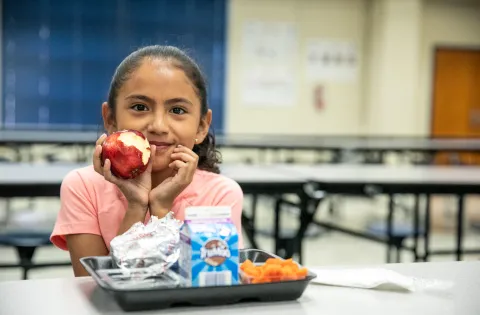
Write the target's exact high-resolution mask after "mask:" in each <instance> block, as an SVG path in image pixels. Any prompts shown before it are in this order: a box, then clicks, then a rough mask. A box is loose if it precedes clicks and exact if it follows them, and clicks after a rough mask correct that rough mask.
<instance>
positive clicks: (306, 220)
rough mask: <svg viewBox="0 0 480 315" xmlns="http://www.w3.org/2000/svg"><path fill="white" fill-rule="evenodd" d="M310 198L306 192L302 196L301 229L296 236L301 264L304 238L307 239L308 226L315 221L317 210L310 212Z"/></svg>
mask: <svg viewBox="0 0 480 315" xmlns="http://www.w3.org/2000/svg"><path fill="white" fill-rule="evenodd" d="M309 200H310V199H309V198H308V196H307V194H306V193H305V192H303V193H302V194H301V195H300V228H299V229H298V232H297V235H296V236H295V243H296V244H297V246H296V247H297V248H296V249H297V250H296V251H297V254H298V262H299V263H300V264H302V263H303V255H302V243H303V238H304V237H305V233H306V232H307V229H308V226H309V225H310V223H311V222H312V221H313V217H314V216H315V212H316V209H317V208H315V209H313V210H312V211H309V204H310V202H309Z"/></svg>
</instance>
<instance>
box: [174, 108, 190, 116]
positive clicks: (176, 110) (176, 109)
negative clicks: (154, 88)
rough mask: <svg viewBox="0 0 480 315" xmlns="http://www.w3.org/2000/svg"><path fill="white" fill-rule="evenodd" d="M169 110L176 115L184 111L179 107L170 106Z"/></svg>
mask: <svg viewBox="0 0 480 315" xmlns="http://www.w3.org/2000/svg"><path fill="white" fill-rule="evenodd" d="M171 112H172V113H174V114H176V115H182V114H185V113H186V111H185V110H184V109H183V108H180V107H174V108H172V110H171Z"/></svg>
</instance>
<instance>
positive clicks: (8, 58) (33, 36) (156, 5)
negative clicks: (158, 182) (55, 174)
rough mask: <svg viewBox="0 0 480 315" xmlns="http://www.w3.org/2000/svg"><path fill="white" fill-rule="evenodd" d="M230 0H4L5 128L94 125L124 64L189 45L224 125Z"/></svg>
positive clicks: (216, 125)
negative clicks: (139, 53)
mask: <svg viewBox="0 0 480 315" xmlns="http://www.w3.org/2000/svg"><path fill="white" fill-rule="evenodd" d="M226 5H227V4H226V0H175V1H171V0H69V1H63V0H37V1H27V2H25V1H17V0H3V5H2V111H1V122H2V125H3V128H5V129H11V128H30V127H32V128H38V127H40V128H47V129H91V128H98V125H99V124H100V123H101V111H100V108H101V103H102V102H103V101H105V100H106V98H107V93H108V87H109V84H110V80H111V78H112V75H113V73H114V70H115V68H116V66H117V65H118V64H119V63H120V62H121V60H122V59H123V58H124V57H126V56H127V55H128V54H129V53H130V52H132V51H133V50H135V49H136V48H139V47H141V46H145V45H151V44H168V45H174V46H178V47H180V48H183V49H186V50H187V52H188V53H189V54H190V56H192V57H193V58H194V59H196V60H197V62H198V63H199V64H200V66H201V68H202V69H203V71H204V73H205V75H206V77H207V79H208V86H209V103H210V107H211V108H212V110H213V112H214V120H213V126H214V128H215V131H216V132H217V133H218V132H221V131H222V130H223V115H224V81H225V80H224V77H225V54H226V52H225V50H226Z"/></svg>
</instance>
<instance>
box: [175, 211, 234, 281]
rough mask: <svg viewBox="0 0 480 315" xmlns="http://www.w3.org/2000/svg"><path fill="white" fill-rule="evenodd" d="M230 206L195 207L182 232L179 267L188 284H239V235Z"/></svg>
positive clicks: (186, 219) (187, 212) (188, 213)
mask: <svg viewBox="0 0 480 315" xmlns="http://www.w3.org/2000/svg"><path fill="white" fill-rule="evenodd" d="M230 212H231V209H230V208H229V207H191V208H188V209H186V211H185V222H184V225H183V227H182V229H181V232H180V237H181V241H182V249H181V254H180V260H179V266H180V273H181V275H182V276H183V277H184V278H185V280H186V285H187V286H194V287H198V286H221V285H232V284H238V267H239V261H238V260H239V256H238V234H237V230H236V228H235V225H234V224H233V222H232V221H231V220H230Z"/></svg>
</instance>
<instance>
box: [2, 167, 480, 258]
mask: <svg viewBox="0 0 480 315" xmlns="http://www.w3.org/2000/svg"><path fill="white" fill-rule="evenodd" d="M81 166H84V165H83V164H68V163H65V164H60V163H56V164H44V165H34V164H20V163H0V174H1V175H0V197H14V196H16V197H32V196H36V197H41V196H58V195H59V187H60V184H61V181H62V179H63V177H64V176H65V175H66V174H67V173H68V172H69V171H70V170H72V169H74V168H76V167H81ZM221 171H222V173H223V174H225V175H226V176H228V177H230V178H232V179H234V180H236V181H237V182H238V183H239V184H240V185H241V187H242V189H243V190H244V192H245V193H246V194H266V195H271V196H273V197H281V195H282V194H296V195H298V196H299V199H300V203H299V208H300V210H301V211H300V213H301V215H300V227H299V229H298V231H297V233H296V235H295V240H296V241H295V242H296V243H297V244H298V247H297V248H296V249H295V250H296V254H298V255H299V257H300V258H299V260H300V261H301V260H302V259H301V254H302V249H301V245H302V240H303V238H304V235H305V233H306V231H307V229H308V227H309V225H310V224H311V223H312V222H314V216H315V213H316V211H315V210H316V208H315V209H314V210H311V209H310V208H311V207H310V205H311V201H312V198H311V196H312V194H310V193H308V190H310V189H311V188H312V187H315V188H316V189H317V190H322V191H324V192H326V193H327V195H328V194H348V193H357V194H358V193H365V192H368V193H369V194H374V195H378V194H385V195H387V196H389V197H393V196H394V195H397V194H412V195H414V196H419V195H426V196H427V197H428V198H427V200H429V196H430V195H433V194H452V195H456V196H457V199H458V209H457V231H456V237H457V239H456V249H455V250H454V251H451V250H445V251H435V252H434V251H430V249H429V245H428V244H429V239H428V235H429V233H428V232H429V223H430V217H429V206H428V205H427V207H426V216H425V244H426V245H425V253H424V256H423V257H420V255H419V254H418V253H417V251H414V253H415V255H416V256H417V257H416V258H422V259H423V260H427V259H428V257H429V256H430V255H433V254H442V255H445V254H452V253H453V254H456V257H457V259H458V260H460V259H461V258H462V255H463V253H467V252H478V251H477V250H472V251H470V250H464V249H463V248H462V240H463V230H462V225H461V224H459V223H461V222H462V220H463V216H464V207H463V206H464V196H465V195H468V194H479V193H480V168H476V167H467V166H449V167H441V166H388V165H344V164H340V165H298V164H295V165H287V164H273V165H241V164H236V165H228V164H227V165H222V166H221ZM307 188H308V189H307ZM415 208H416V209H415V215H414V219H415V222H414V226H415V229H416V230H417V231H418V225H419V215H418V214H419V210H418V208H419V207H418V202H416V207H415ZM393 212H394V204H393V198H390V202H389V211H388V216H387V237H390V236H391V232H392V224H393ZM329 228H335V226H329ZM417 234H418V233H417ZM247 235H249V233H247ZM275 235H276V236H278V230H276V231H275ZM250 239H251V240H253V244H252V246H253V247H257V246H256V244H255V242H254V238H253V237H252V234H251V233H250V235H249V240H250ZM416 246H417V244H415V246H414V248H415V249H416ZM290 255H291V253H290Z"/></svg>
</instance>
